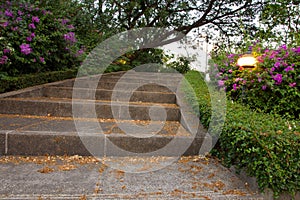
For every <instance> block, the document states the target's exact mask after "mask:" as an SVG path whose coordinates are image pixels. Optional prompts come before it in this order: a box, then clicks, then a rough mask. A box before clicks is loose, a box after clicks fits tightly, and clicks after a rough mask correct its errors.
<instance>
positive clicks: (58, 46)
mask: <svg viewBox="0 0 300 200" xmlns="http://www.w3.org/2000/svg"><path fill="white" fill-rule="evenodd" d="M84 52H85V51H84V47H82V46H81V45H80V42H79V41H78V40H77V39H76V35H75V33H74V26H73V25H72V24H69V20H68V19H58V18H56V17H55V16H54V15H53V14H52V13H51V12H49V11H47V10H43V9H40V8H39V7H36V6H34V5H31V4H28V3H18V2H17V1H6V2H3V3H1V4H0V75H2V77H3V76H16V75H20V74H25V73H26V74H27V73H36V72H41V71H55V70H61V69H65V68H73V67H75V66H78V65H79V64H80V62H81V61H82V60H83V59H84V56H85V53H84Z"/></svg>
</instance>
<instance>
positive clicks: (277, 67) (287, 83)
mask: <svg viewBox="0 0 300 200" xmlns="http://www.w3.org/2000/svg"><path fill="white" fill-rule="evenodd" d="M250 48H252V54H253V56H254V57H256V59H257V61H258V63H257V66H256V68H254V70H243V69H242V68H241V67H240V66H238V65H237V59H238V58H239V57H240V56H241V54H238V53H237V54H229V53H226V52H224V53H219V54H217V55H214V56H213V58H212V59H213V61H214V67H213V68H212V69H211V77H212V78H213V80H214V81H215V82H218V85H219V87H220V88H223V89H225V90H226V92H227V94H228V96H229V97H230V98H232V99H233V100H235V101H239V102H241V103H243V104H245V105H249V106H250V107H251V108H253V109H260V110H263V111H266V112H270V113H276V114H280V115H281V116H285V117H288V118H296V119H297V118H298V119H299V117H300V75H299V74H300V47H287V46H286V45H281V46H280V47H279V48H278V49H269V48H264V47H263V46H262V45H261V44H260V43H255V44H254V45H253V46H250Z"/></svg>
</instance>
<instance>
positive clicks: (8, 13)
mask: <svg viewBox="0 0 300 200" xmlns="http://www.w3.org/2000/svg"><path fill="white" fill-rule="evenodd" d="M4 14H5V15H6V16H7V17H14V14H13V12H12V11H10V10H5V12H4Z"/></svg>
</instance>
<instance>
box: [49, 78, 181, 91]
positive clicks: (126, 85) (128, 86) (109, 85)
mask: <svg viewBox="0 0 300 200" xmlns="http://www.w3.org/2000/svg"><path fill="white" fill-rule="evenodd" d="M95 84H97V85H95ZM116 84H117V82H109V81H100V82H95V81H84V80H82V81H80V80H79V81H76V88H90V89H92V88H95V89H105V90H113V89H115V87H116ZM118 84H119V85H118V86H119V87H118V88H116V89H117V90H121V89H123V90H124V91H132V90H137V91H149V92H176V89H177V87H178V86H177V85H176V84H173V85H162V84H160V83H143V84H140V83H131V82H124V81H119V82H118ZM53 86H54V87H55V86H57V87H71V88H73V87H74V80H70V81H68V82H63V83H59V84H57V85H53Z"/></svg>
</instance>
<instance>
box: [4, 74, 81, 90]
mask: <svg viewBox="0 0 300 200" xmlns="http://www.w3.org/2000/svg"><path fill="white" fill-rule="evenodd" d="M76 74H77V70H65V71H54V72H44V73H39V74H26V75H22V76H20V77H5V78H3V79H2V80H1V82H0V93H2V92H9V91H13V90H18V89H23V88H26V87H31V86H34V85H40V84H44V83H49V82H55V81H61V80H64V79H68V78H74V77H76Z"/></svg>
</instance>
